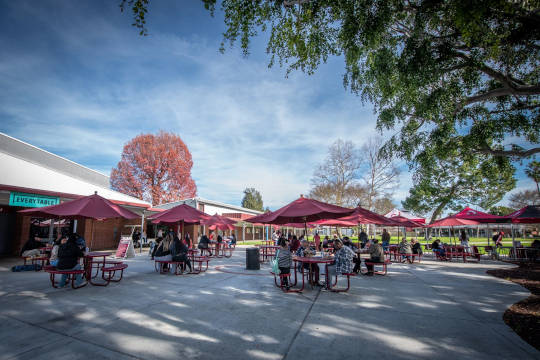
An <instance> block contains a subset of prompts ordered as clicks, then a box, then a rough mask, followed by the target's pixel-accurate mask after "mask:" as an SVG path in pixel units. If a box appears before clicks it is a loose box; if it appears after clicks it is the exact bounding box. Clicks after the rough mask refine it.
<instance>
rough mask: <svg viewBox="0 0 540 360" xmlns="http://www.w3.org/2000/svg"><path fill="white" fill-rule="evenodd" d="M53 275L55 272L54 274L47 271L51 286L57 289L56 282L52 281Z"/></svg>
mask: <svg viewBox="0 0 540 360" xmlns="http://www.w3.org/2000/svg"><path fill="white" fill-rule="evenodd" d="M55 275H56V274H54V273H49V279H50V280H51V285H52V287H53V288H55V289H58V286H56V283H55V282H54V276H55Z"/></svg>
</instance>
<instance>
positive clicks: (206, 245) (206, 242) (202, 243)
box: [199, 234, 212, 256]
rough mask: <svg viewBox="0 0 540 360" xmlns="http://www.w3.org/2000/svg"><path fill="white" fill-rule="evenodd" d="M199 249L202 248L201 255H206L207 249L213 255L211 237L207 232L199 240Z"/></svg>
mask: <svg viewBox="0 0 540 360" xmlns="http://www.w3.org/2000/svg"><path fill="white" fill-rule="evenodd" d="M199 249H200V250H201V255H204V252H205V251H208V254H209V255H210V256H212V251H211V250H210V239H209V238H208V236H206V234H203V236H201V240H199Z"/></svg>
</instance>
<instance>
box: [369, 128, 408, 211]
mask: <svg viewBox="0 0 540 360" xmlns="http://www.w3.org/2000/svg"><path fill="white" fill-rule="evenodd" d="M383 144H384V141H383V140H382V139H381V138H370V139H369V140H368V142H367V143H365V144H364V145H363V146H362V149H361V152H362V154H361V158H362V160H364V161H365V164H366V168H367V170H366V172H365V175H364V182H365V185H366V188H367V191H368V193H367V203H366V204H365V205H366V207H367V208H368V209H369V210H374V204H375V201H376V200H377V199H381V198H385V197H390V195H391V194H392V193H393V191H394V189H395V187H396V186H397V185H398V183H399V169H398V168H397V167H396V166H395V164H394V162H393V161H392V159H386V158H384V157H383V156H380V150H381V147H382V145H383Z"/></svg>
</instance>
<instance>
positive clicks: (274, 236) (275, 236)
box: [272, 231, 279, 246]
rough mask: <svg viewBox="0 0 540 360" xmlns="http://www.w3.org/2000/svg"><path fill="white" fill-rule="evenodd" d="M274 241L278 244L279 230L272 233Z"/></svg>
mask: <svg viewBox="0 0 540 360" xmlns="http://www.w3.org/2000/svg"><path fill="white" fill-rule="evenodd" d="M272 241H273V242H274V245H276V246H278V241H279V231H274V232H273V233H272Z"/></svg>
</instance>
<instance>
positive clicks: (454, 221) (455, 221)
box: [428, 215, 480, 233]
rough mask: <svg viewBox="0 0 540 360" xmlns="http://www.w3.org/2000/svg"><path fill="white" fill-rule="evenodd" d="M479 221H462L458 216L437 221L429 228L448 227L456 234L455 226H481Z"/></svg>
mask: <svg viewBox="0 0 540 360" xmlns="http://www.w3.org/2000/svg"><path fill="white" fill-rule="evenodd" d="M479 224H480V222H479V221H475V220H467V219H460V218H458V217H456V215H453V216H448V217H445V218H444V219H440V220H437V221H435V222H434V223H433V224H430V225H428V227H442V226H448V227H450V228H452V233H454V226H464V225H479Z"/></svg>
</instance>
